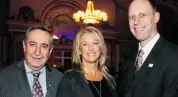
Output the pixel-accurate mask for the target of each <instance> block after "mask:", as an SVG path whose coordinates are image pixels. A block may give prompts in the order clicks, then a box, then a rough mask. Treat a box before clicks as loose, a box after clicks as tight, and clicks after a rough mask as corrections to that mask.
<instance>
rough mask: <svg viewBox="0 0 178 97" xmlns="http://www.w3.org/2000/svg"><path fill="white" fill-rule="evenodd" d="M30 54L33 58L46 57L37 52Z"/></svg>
mask: <svg viewBox="0 0 178 97" xmlns="http://www.w3.org/2000/svg"><path fill="white" fill-rule="evenodd" d="M30 56H31V57H32V58H37V59H42V58H44V56H43V55H41V54H40V55H36V54H35V53H32V54H30Z"/></svg>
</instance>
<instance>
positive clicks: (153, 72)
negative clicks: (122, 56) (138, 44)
mask: <svg viewBox="0 0 178 97" xmlns="http://www.w3.org/2000/svg"><path fill="white" fill-rule="evenodd" d="M135 60H136V53H135V55H134V56H133V57H131V58H130V59H129V60H128V61H127V62H126V64H125V72H124V75H123V76H122V78H121V79H122V81H121V82H120V83H121V84H120V85H119V92H118V94H119V95H120V97H178V48H177V46H175V45H173V44H171V43H169V42H167V41H165V40H164V39H163V38H162V37H160V39H159V40H158V41H157V43H156V44H155V45H154V47H153V49H152V50H151V52H150V54H149V55H148V57H147V59H146V60H145V62H144V63H143V65H142V67H141V68H140V70H139V72H138V73H137V75H136V77H135V78H134V80H133V67H134V62H135ZM150 64H153V66H152V67H150V66H151V65H150Z"/></svg>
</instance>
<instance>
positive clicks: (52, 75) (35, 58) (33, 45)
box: [0, 25, 62, 97]
mask: <svg viewBox="0 0 178 97" xmlns="http://www.w3.org/2000/svg"><path fill="white" fill-rule="evenodd" d="M52 43H53V37H52V33H51V30H50V29H48V28H47V27H45V26H42V25H34V26H32V27H30V28H29V29H28V30H27V32H26V37H25V39H24V41H23V49H24V56H25V60H22V61H20V62H16V63H13V64H12V65H10V66H8V67H7V68H5V69H3V70H1V71H0V97H55V96H56V92H57V86H58V84H59V82H60V79H61V77H62V73H60V72H59V71H58V70H56V69H53V68H51V67H49V66H48V65H47V64H46V61H47V60H48V58H49V56H50V54H51V51H52V49H53V44H52Z"/></svg>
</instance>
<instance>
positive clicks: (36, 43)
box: [23, 29, 52, 70]
mask: <svg viewBox="0 0 178 97" xmlns="http://www.w3.org/2000/svg"><path fill="white" fill-rule="evenodd" d="M50 38H51V37H50V34H49V33H47V32H44V31H42V30H39V29H37V30H32V31H31V32H30V33H29V34H28V36H27V38H26V41H23V48H24V54H25V60H26V62H27V64H28V66H29V67H30V68H31V69H32V70H39V69H41V68H42V67H43V66H44V65H45V63H46V61H47V60H48V58H49V56H50V53H51V51H52V48H50Z"/></svg>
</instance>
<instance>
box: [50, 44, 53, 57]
mask: <svg viewBox="0 0 178 97" xmlns="http://www.w3.org/2000/svg"><path fill="white" fill-rule="evenodd" d="M53 48H54V45H52V46H51V48H50V51H49V55H51V53H52V51H53Z"/></svg>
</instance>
